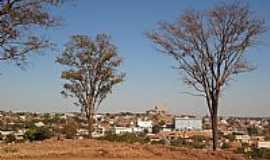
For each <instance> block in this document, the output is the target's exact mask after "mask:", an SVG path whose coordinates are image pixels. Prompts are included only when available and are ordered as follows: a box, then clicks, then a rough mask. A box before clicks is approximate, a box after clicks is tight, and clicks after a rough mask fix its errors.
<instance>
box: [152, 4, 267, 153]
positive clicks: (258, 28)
mask: <svg viewBox="0 0 270 160" xmlns="http://www.w3.org/2000/svg"><path fill="white" fill-rule="evenodd" d="M158 26H159V28H157V29H155V30H154V31H152V32H148V33H147V36H148V38H149V39H150V40H151V41H152V42H153V43H155V44H157V46H158V49H159V50H160V51H161V52H163V53H166V54H168V55H170V56H172V57H174V58H175V59H176V61H177V64H178V65H177V69H179V70H180V71H181V73H182V75H183V76H184V82H185V83H186V84H187V85H188V86H191V87H193V88H194V89H195V90H196V91H198V92H197V93H199V94H198V95H200V96H204V97H205V98H206V102H207V105H208V108H209V112H210V116H211V120H212V133H213V150H216V148H217V145H218V144H217V141H218V134H217V131H218V106H219V99H220V95H221V93H222V90H223V89H224V87H225V86H226V85H227V84H228V83H229V82H230V81H231V80H232V78H233V77H234V76H235V75H237V74H239V73H243V72H249V71H251V70H253V69H254V67H253V66H252V65H251V64H250V63H248V62H247V60H246V59H245V54H246V51H247V49H248V48H250V47H252V46H254V45H257V44H258V43H257V42H258V38H259V36H260V35H261V34H262V33H264V32H265V31H266V26H265V23H264V20H263V18H260V17H256V16H255V15H254V13H253V12H252V11H251V10H250V8H249V7H248V5H246V4H243V3H242V2H233V3H222V4H219V5H217V6H215V7H213V8H210V9H209V10H207V11H195V10H187V11H186V12H185V13H184V14H183V15H182V16H180V17H179V19H177V21H176V22H175V23H168V22H161V23H159V25H158Z"/></svg>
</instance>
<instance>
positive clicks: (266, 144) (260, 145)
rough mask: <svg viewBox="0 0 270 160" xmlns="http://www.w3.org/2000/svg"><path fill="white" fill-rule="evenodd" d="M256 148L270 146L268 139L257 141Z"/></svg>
mask: <svg viewBox="0 0 270 160" xmlns="http://www.w3.org/2000/svg"><path fill="white" fill-rule="evenodd" d="M257 147H258V148H268V149H269V148H270V141H264V142H258V146H257Z"/></svg>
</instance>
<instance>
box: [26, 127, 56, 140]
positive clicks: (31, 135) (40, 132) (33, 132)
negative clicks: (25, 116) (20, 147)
mask: <svg viewBox="0 0 270 160" xmlns="http://www.w3.org/2000/svg"><path fill="white" fill-rule="evenodd" d="M52 135H53V134H52V132H51V131H50V129H49V128H47V127H39V128H31V129H29V130H28V131H27V132H25V134H24V138H25V139H28V140H30V141H42V140H45V139H48V138H51V137H52Z"/></svg>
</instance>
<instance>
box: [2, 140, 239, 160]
mask: <svg viewBox="0 0 270 160" xmlns="http://www.w3.org/2000/svg"><path fill="white" fill-rule="evenodd" d="M0 159H1V160H89V159H91V160H112V159H113V160H122V159H125V160H244V158H242V157H241V156H240V155H236V154H232V153H230V152H225V151H218V152H215V153H214V152H212V151H207V150H196V149H186V148H175V147H166V146H162V145H142V144H124V143H111V142H107V141H96V140H63V141H56V140H47V141H43V142H35V143H27V144H10V145H3V144H2V145H0Z"/></svg>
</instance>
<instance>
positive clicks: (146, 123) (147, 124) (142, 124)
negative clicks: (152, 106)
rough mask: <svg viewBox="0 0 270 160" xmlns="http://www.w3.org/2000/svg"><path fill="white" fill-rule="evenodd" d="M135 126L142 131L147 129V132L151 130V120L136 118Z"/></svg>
mask: <svg viewBox="0 0 270 160" xmlns="http://www.w3.org/2000/svg"><path fill="white" fill-rule="evenodd" d="M137 127H138V128H140V129H141V130H142V131H144V130H147V131H148V132H152V127H153V122H152V121H151V120H141V119H138V120H137Z"/></svg>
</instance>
